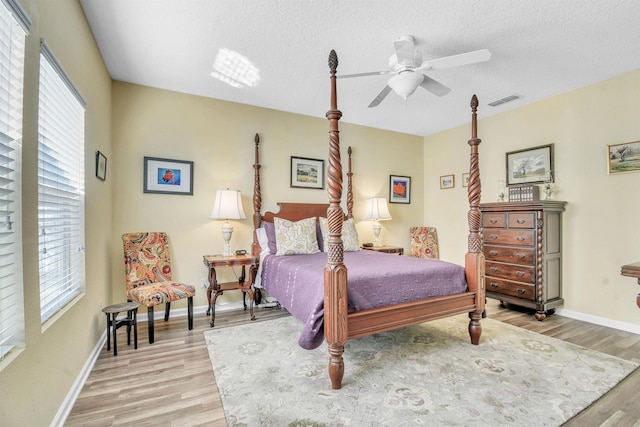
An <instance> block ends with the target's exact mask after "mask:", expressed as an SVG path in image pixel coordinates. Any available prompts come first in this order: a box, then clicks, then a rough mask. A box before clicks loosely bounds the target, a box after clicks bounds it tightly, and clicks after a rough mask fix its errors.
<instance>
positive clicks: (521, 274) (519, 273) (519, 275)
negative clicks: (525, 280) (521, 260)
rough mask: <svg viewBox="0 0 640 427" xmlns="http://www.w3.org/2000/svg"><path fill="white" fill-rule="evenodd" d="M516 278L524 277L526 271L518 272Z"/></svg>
mask: <svg viewBox="0 0 640 427" xmlns="http://www.w3.org/2000/svg"><path fill="white" fill-rule="evenodd" d="M516 276H518V277H522V276H524V271H516Z"/></svg>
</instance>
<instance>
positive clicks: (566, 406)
mask: <svg viewBox="0 0 640 427" xmlns="http://www.w3.org/2000/svg"><path fill="white" fill-rule="evenodd" d="M467 323H468V318H467V316H466V315H460V316H455V317H452V318H446V319H440V320H435V321H431V322H427V323H423V324H421V325H416V326H412V327H408V328H403V329H399V330H396V331H391V332H385V333H382V334H376V335H373V336H369V337H363V338H358V339H355V340H350V341H348V342H347V346H346V349H345V355H344V358H345V378H344V381H343V388H342V389H341V390H332V389H331V386H330V380H329V377H328V374H327V369H326V366H327V363H328V353H327V347H326V343H325V344H323V345H322V346H321V347H319V348H318V349H316V350H311V351H309V350H303V349H302V348H300V347H299V346H298V345H297V338H298V334H299V333H300V331H301V330H302V323H300V322H299V321H298V320H297V319H295V318H293V317H291V316H287V317H281V318H276V319H272V320H265V321H263V322H259V323H250V324H243V325H237V326H232V327H226V328H218V329H211V330H207V331H205V332H204V336H205V341H206V343H207V347H208V350H209V355H210V359H211V363H212V367H213V370H214V375H215V379H216V383H217V386H218V389H219V392H220V396H221V399H222V403H223V408H224V412H225V417H226V420H227V423H228V425H230V426H235V425H247V426H252V425H256V426H257V425H260V426H269V425H272V426H280V425H292V426H303V425H309V426H324V425H340V426H342V425H354V426H359V425H380V426H383V425H391V424H392V425H395V426H399V425H413V424H415V423H418V424H432V425H433V424H448V425H485V424H498V425H500V424H513V425H517V424H518V423H522V422H525V423H526V425H541V426H549V425H561V424H562V423H564V422H566V421H567V420H569V419H570V418H572V417H573V416H575V415H577V414H578V413H580V412H581V411H583V410H584V409H586V408H588V407H589V406H590V405H591V404H593V403H594V402H595V401H597V400H598V399H599V398H600V397H602V395H604V394H605V393H606V392H607V391H609V390H610V389H611V388H613V387H615V386H616V385H617V384H619V383H620V381H622V380H624V379H625V378H626V377H627V376H628V375H630V374H631V373H632V372H633V371H634V370H635V369H637V368H638V366H640V365H639V364H637V363H634V362H631V361H627V360H623V359H620V358H617V357H615V356H611V355H607V354H604V353H600V352H597V351H595V350H591V349H588V348H585V347H581V346H578V345H576V344H572V343H569V342H566V341H562V340H559V339H557V338H553V337H548V336H544V335H541V334H538V333H536V332H533V331H529V330H526V329H522V328H518V327H516V326H512V325H509V324H506V323H502V322H499V321H497V320H492V319H483V320H482V326H483V334H482V337H481V340H480V345H479V346H472V345H471V344H470V343H469V336H468V332H467V329H466V324H467ZM251 334H256V337H255V338H253V337H252V335H251ZM408 343H410V346H409V345H407V344H408ZM505 346H506V347H507V349H505V348H503V347H505ZM408 347H410V348H411V349H413V350H409V349H408ZM506 350H508V351H510V352H511V354H509V353H508V352H507V353H504V351H506ZM496 351H500V352H502V353H500V352H498V353H496ZM559 351H563V353H558V352H559ZM565 352H568V353H569V355H568V356H567V355H566V354H565ZM445 354H446V357H441V356H443V355H445ZM560 354H563V356H562V358H561V357H560ZM390 355H395V356H397V358H396V359H395V360H393V361H391V362H390V361H389V360H390V359H389V357H388V356H390ZM507 355H508V356H509V357H500V356H507ZM553 355H555V356H556V358H554V357H553ZM532 356H535V357H532ZM274 359H275V360H274ZM257 360H260V361H262V363H261V364H256V363H255V362H256V361H257ZM389 363H392V367H391V368H390V367H389V366H388V365H389ZM536 369H539V371H537V370H536ZM525 370H528V371H532V372H534V373H537V375H533V374H529V375H528V376H527V375H524V374H521V373H520V372H521V371H522V372H524V371H525ZM549 371H552V372H556V371H557V372H559V373H561V375H559V374H556V375H553V376H547V375H546V374H547V373H548V372H549ZM574 371H576V372H574ZM470 374H473V375H470ZM472 383H473V384H472ZM576 383H577V384H576ZM497 387H500V389H501V393H500V395H496V394H495V393H494V391H495V390H497V389H498V388H497ZM570 387H574V389H570ZM469 388H471V389H475V390H476V392H473V391H468V390H467V389H469ZM567 390H568V391H567ZM372 391H373V392H372ZM520 402H522V403H520ZM536 408H539V409H536ZM520 425H523V424H520Z"/></svg>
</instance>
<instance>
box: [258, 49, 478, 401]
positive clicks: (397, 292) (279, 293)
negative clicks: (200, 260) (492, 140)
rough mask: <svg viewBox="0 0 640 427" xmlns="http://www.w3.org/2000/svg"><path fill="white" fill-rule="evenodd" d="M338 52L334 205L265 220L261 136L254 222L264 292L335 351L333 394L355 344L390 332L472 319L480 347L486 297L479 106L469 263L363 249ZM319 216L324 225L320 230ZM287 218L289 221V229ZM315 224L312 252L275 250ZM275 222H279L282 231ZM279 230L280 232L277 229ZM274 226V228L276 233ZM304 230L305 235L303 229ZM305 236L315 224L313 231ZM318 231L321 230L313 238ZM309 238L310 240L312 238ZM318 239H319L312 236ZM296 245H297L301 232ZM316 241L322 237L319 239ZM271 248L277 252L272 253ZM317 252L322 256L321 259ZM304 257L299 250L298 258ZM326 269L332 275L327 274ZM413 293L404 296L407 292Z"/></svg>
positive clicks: (302, 206) (309, 344)
mask: <svg viewBox="0 0 640 427" xmlns="http://www.w3.org/2000/svg"><path fill="white" fill-rule="evenodd" d="M337 66H338V58H337V55H336V53H335V51H331V53H330V55H329V68H330V80H331V107H330V110H329V111H328V112H327V119H328V120H329V124H330V130H329V135H330V136H329V162H328V163H329V165H328V172H327V174H328V176H327V188H328V193H329V203H328V204H309V203H278V205H279V207H280V210H279V211H278V212H276V213H274V212H266V213H265V214H264V215H263V214H261V207H262V199H261V189H260V167H261V165H260V163H259V156H258V145H259V137H258V135H256V137H255V164H254V175H255V179H254V194H253V208H254V215H253V221H254V226H255V229H256V233H254V242H253V245H252V253H253V255H254V256H260V257H261V265H260V268H261V270H262V271H261V273H260V277H259V278H258V282H260V283H259V286H261V287H264V289H265V290H266V291H267V292H268V293H269V295H271V296H273V297H275V298H276V299H278V301H279V302H280V303H281V304H282V305H283V306H284V307H285V308H286V309H287V310H288V311H290V312H291V314H292V315H294V316H295V317H297V318H298V319H299V320H301V321H302V322H303V323H304V330H303V333H302V335H301V337H300V340H299V344H300V345H301V346H302V347H304V348H315V347H317V346H318V345H320V344H321V343H322V341H323V338H324V340H326V342H327V344H328V351H329V376H330V378H331V385H332V388H334V389H339V388H341V386H342V378H343V375H344V361H343V357H342V355H343V353H344V347H345V344H346V342H347V340H348V339H352V338H357V337H362V336H365V335H371V334H375V333H378V332H384V331H389V330H392V329H397V328H401V327H404V326H408V325H414V324H419V323H423V322H425V321H429V320H434V319H439V318H443V317H448V316H452V315H457V314H461V313H468V314H469V318H470V321H469V335H470V337H471V342H472V343H473V344H478V343H479V340H480V334H481V332H482V328H481V325H480V319H481V317H482V314H483V312H484V303H485V290H484V280H483V273H484V272H483V269H484V260H483V255H482V252H481V239H480V233H479V227H480V211H479V208H478V205H479V204H480V173H479V168H478V145H479V144H480V139H478V138H477V135H476V133H477V125H476V109H477V105H478V102H477V99H476V97H475V95H474V97H473V98H472V101H471V109H472V116H471V120H472V132H471V133H472V137H471V139H470V140H469V141H468V143H469V145H470V147H471V160H470V170H469V186H468V198H469V206H470V209H469V213H468V220H469V237H468V253H467V255H466V257H465V265H464V267H462V266H457V265H454V264H451V263H447V262H444V261H436V260H428V259H417V258H410V257H402V256H394V255H389V254H384V253H379V252H375V251H359V250H357V249H358V248H357V245H358V242H357V235H356V238H355V240H356V242H355V245H356V247H355V248H354V247H353V245H354V243H353V233H354V232H355V231H354V230H355V229H354V227H353V213H352V209H353V191H352V175H353V173H352V171H351V155H352V151H351V147H349V149H348V153H349V161H348V171H347V174H346V175H347V183H348V186H347V199H346V206H347V213H346V214H345V213H344V212H343V210H342V207H341V197H342V184H343V182H342V175H343V174H342V171H343V170H342V164H341V157H340V140H339V132H338V121H339V120H340V117H341V115H342V113H341V112H340V111H339V110H338V109H337V101H336V100H337V96H336V69H337ZM316 219H318V224H317V225H316ZM287 221H289V222H287ZM307 221H312V223H313V227H314V229H313V231H312V232H311V233H312V234H315V238H316V239H317V242H316V243H315V244H316V247H315V248H313V249H314V250H312V251H308V252H302V253H305V255H295V256H287V255H288V254H289V253H291V252H286V251H282V250H281V248H280V247H278V246H276V245H275V240H277V239H276V238H275V236H274V234H277V237H278V238H281V235H282V234H278V233H281V231H282V230H285V229H287V230H288V228H286V227H289V228H291V227H292V226H300V224H302V223H305V224H307ZM274 223H275V225H274ZM278 227H280V228H279V230H280V231H278ZM274 229H275V230H274ZM296 230H297V232H300V230H301V229H300V228H298V229H296ZM307 231H309V230H308V227H307ZM314 232H315V233H314ZM307 234H309V233H307ZM313 237H314V236H312V238H313ZM293 240H296V242H295V244H299V243H300V240H304V238H303V239H301V238H300V236H299V235H296V236H295V238H294V239H293ZM314 241H315V240H314ZM269 248H270V249H269ZM314 252H315V253H314ZM294 253H300V252H294ZM322 270H323V271H324V275H323V274H322V273H321V271H322ZM405 291H406V292H405Z"/></svg>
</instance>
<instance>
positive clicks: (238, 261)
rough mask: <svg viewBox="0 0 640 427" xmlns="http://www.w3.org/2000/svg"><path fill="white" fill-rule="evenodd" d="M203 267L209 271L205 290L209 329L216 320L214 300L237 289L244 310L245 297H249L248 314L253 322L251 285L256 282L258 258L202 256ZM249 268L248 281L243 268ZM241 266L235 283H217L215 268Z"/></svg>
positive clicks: (249, 256) (247, 256) (245, 304)
mask: <svg viewBox="0 0 640 427" xmlns="http://www.w3.org/2000/svg"><path fill="white" fill-rule="evenodd" d="M202 258H203V259H202V260H203V262H204V265H205V266H206V267H207V268H208V269H209V287H208V288H207V299H208V300H209V308H208V309H207V316H208V315H209V313H211V322H210V325H211V327H213V326H214V323H215V320H216V299H218V296H219V295H222V294H223V293H224V291H231V290H234V289H239V290H241V291H242V302H243V304H244V309H245V310H246V309H247V303H246V301H245V296H246V295H248V296H249V314H251V320H255V319H256V317H255V315H254V314H253V299H254V294H253V288H252V286H253V284H254V282H255V280H256V274H257V272H258V262H259V259H258V257H254V256H252V255H231V256H222V255H204V256H203V257H202ZM247 265H248V266H249V280H248V281H247V280H245V279H246V272H245V267H246V266H247ZM235 266H242V274H241V275H240V277H239V278H238V281H237V282H225V283H218V280H217V276H216V268H221V267H235Z"/></svg>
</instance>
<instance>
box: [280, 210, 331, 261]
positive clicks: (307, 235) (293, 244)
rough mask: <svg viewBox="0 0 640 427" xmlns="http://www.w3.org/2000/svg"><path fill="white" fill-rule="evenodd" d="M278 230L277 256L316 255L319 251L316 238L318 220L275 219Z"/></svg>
mask: <svg viewBox="0 0 640 427" xmlns="http://www.w3.org/2000/svg"><path fill="white" fill-rule="evenodd" d="M273 223H274V225H275V230H276V246H277V249H278V250H277V252H276V255H302V254H315V253H318V252H320V250H319V249H318V238H317V237H316V218H315V217H313V218H306V219H302V220H300V221H296V222H293V221H289V220H286V219H282V218H278V217H276V218H274V219H273Z"/></svg>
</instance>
